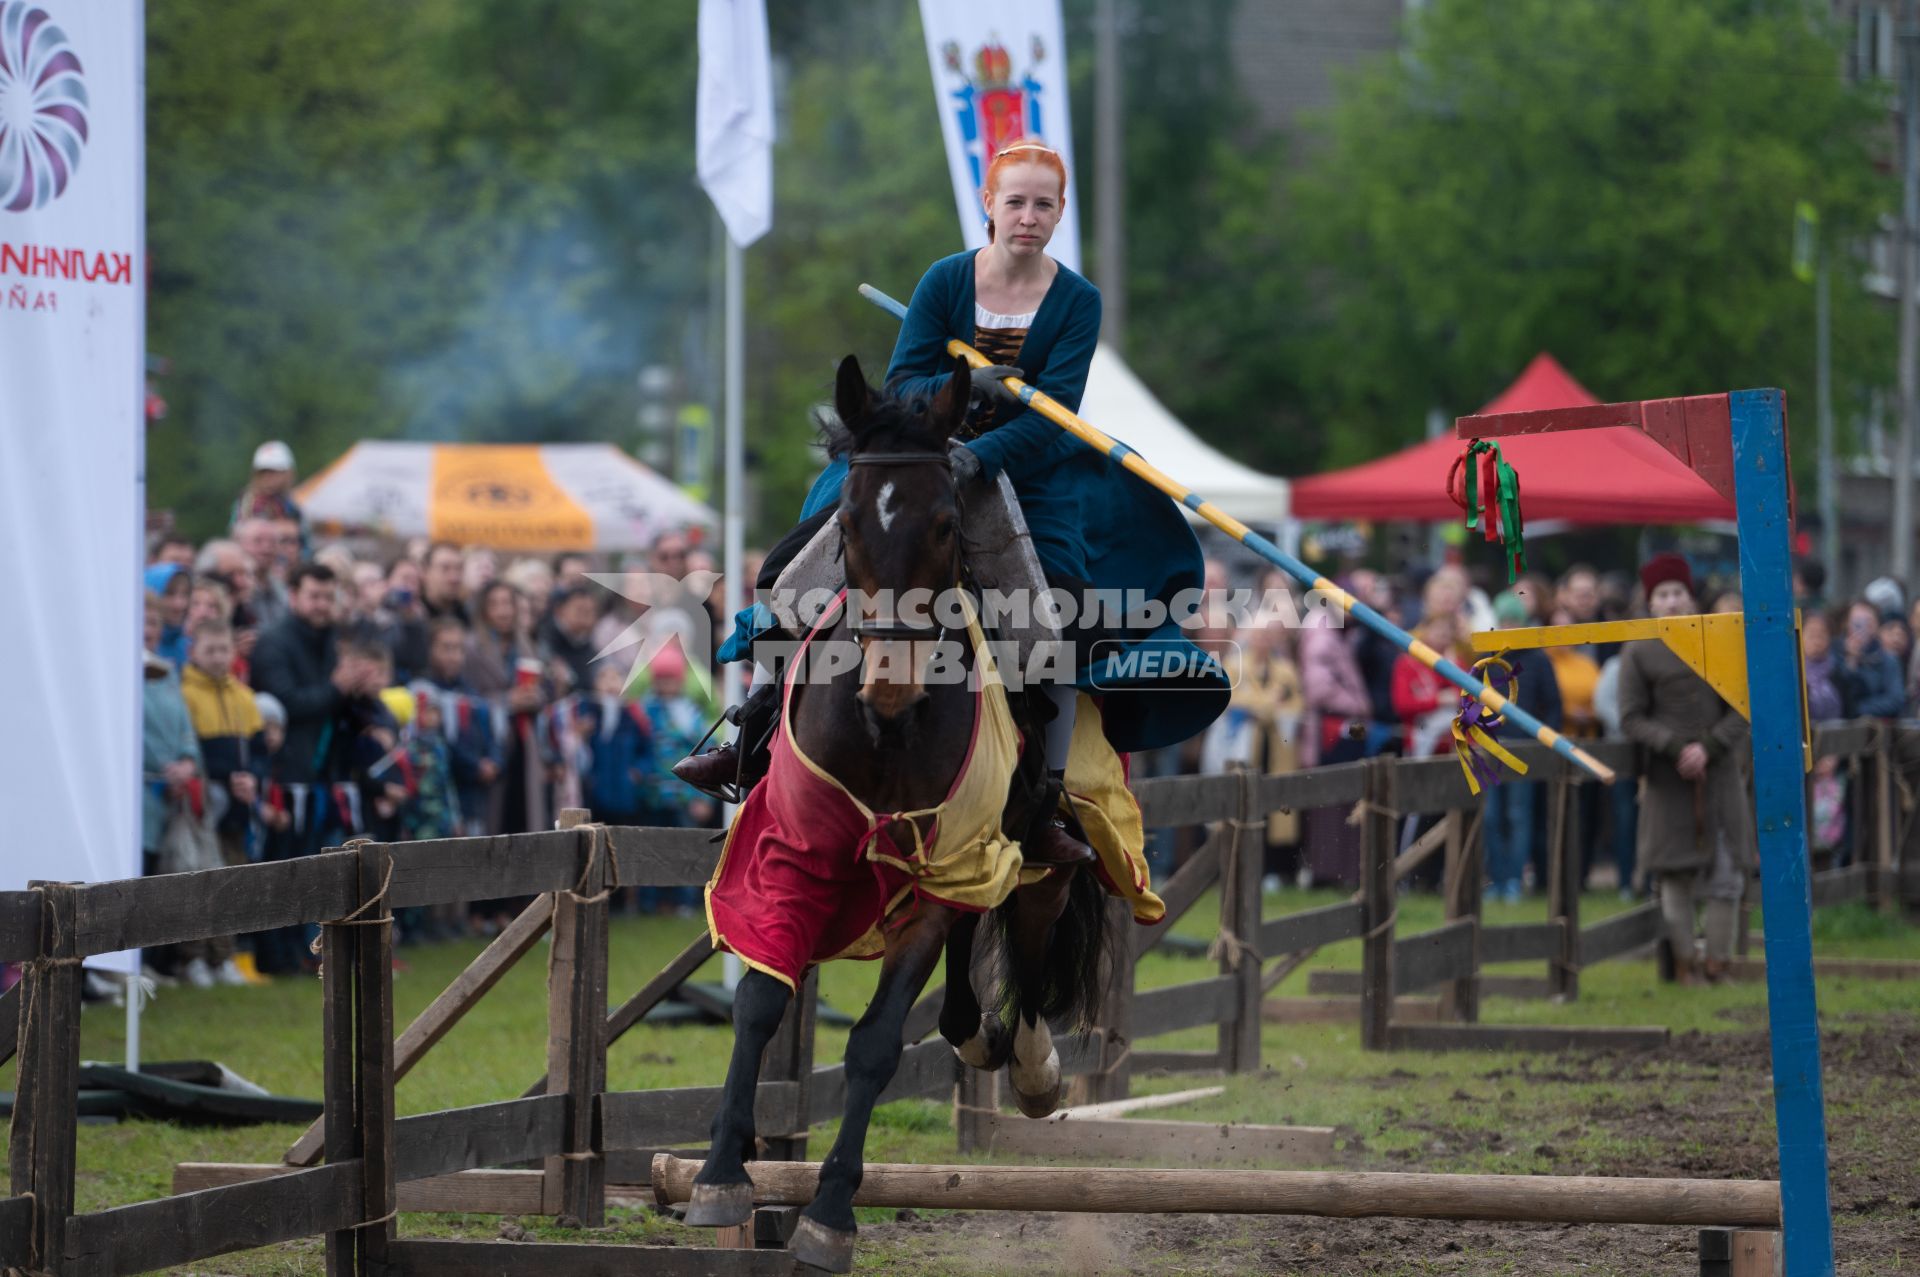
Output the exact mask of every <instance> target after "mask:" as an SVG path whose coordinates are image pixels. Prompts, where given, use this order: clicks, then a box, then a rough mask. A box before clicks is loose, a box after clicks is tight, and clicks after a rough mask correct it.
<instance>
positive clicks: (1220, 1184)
mask: <svg viewBox="0 0 1920 1277" xmlns="http://www.w3.org/2000/svg"><path fill="white" fill-rule="evenodd" d="M699 1171H700V1163H699V1162H697V1161H691V1160H688V1159H685V1158H678V1157H674V1156H673V1155H671V1154H668V1153H662V1154H661V1155H660V1156H658V1157H656V1158H654V1161H653V1190H654V1194H655V1198H656V1200H657V1201H658V1202H659V1203H660V1204H661V1205H677V1204H679V1203H681V1202H685V1201H686V1200H687V1199H688V1197H689V1196H690V1195H691V1193H692V1188H693V1177H694V1176H695V1175H697V1174H698V1173H699ZM748 1174H749V1175H751V1176H752V1177H753V1189H754V1200H755V1201H756V1202H760V1203H764V1204H767V1205H796V1204H798V1205H804V1204H805V1203H807V1202H810V1201H812V1200H813V1190H814V1183H815V1181H816V1180H817V1179H818V1178H819V1175H820V1168H819V1167H818V1166H816V1165H813V1164H810V1163H806V1162H764V1163H763V1162H756V1163H753V1164H751V1165H750V1166H749V1167H748ZM853 1202H854V1205H856V1206H879V1207H912V1208H916V1209H927V1208H931V1209H937V1210H1019V1211H1035V1210H1037V1211H1092V1212H1098V1213H1103V1214H1105V1213H1129V1214H1134V1213H1138V1214H1160V1215H1165V1214H1176V1215H1177V1214H1204V1215H1321V1216H1327V1217H1330V1218H1337V1219H1369V1218H1383V1217H1385V1218H1397V1219H1479V1220H1492V1221H1497V1222H1522V1221H1525V1222H1542V1221H1544V1222H1553V1223H1564V1224H1729V1223H1730V1224H1735V1225H1751V1226H1758V1227H1770V1228H1777V1227H1779V1224H1780V1185H1779V1184H1778V1183H1777V1182H1776V1181H1773V1180H1727V1179H1626V1178H1620V1179H1615V1178H1611V1177H1608V1176H1600V1175H1578V1176H1555V1175H1430V1174H1419V1173H1408V1172H1390V1171H1255V1170H1245V1171H1241V1170H1130V1169H1121V1168H1116V1167H1095V1166H1088V1167H1076V1168H1075V1169H1074V1170H1073V1172H1072V1173H1071V1174H1062V1173H1061V1172H1060V1171H1059V1170H1058V1169H1057V1168H1054V1167H1051V1166H897V1165H896V1166H889V1165H886V1164H884V1163H874V1162H869V1163H867V1166H866V1169H865V1173H864V1174H863V1175H862V1176H861V1180H860V1187H859V1189H858V1190H857V1191H856V1192H855V1193H854V1197H853Z"/></svg>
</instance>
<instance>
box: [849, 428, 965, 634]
mask: <svg viewBox="0 0 1920 1277" xmlns="http://www.w3.org/2000/svg"><path fill="white" fill-rule="evenodd" d="M947 464H948V463H947V457H946V454H945V453H941V452H862V453H856V454H854V455H853V456H850V457H848V458H847V465H848V467H849V468H851V467H853V466H924V465H939V466H941V467H943V468H944V467H946V466H947ZM948 483H949V485H950V486H951V487H952V488H953V493H954V504H955V505H956V506H958V505H959V504H960V493H959V485H957V484H954V483H953V482H952V479H951V477H949V479H948ZM962 542H963V538H961V537H958V536H956V537H955V538H954V542H953V544H954V550H953V558H954V562H953V571H952V572H951V573H950V574H949V575H950V576H951V577H952V578H953V580H954V581H955V582H958V581H959V579H960V567H961V563H960V546H961V544H962ZM847 629H848V631H849V632H850V633H852V635H853V637H854V638H856V639H875V640H880V641H894V642H924V641H927V640H929V639H931V640H933V641H934V642H938V643H944V642H946V641H947V636H948V634H949V633H950V631H949V629H948V627H947V626H945V625H941V624H938V623H936V622H934V621H927V622H917V621H905V620H902V619H900V617H899V616H898V615H896V616H895V617H894V618H893V619H892V620H891V621H868V620H865V619H863V618H862V617H861V616H860V614H859V612H858V610H856V609H849V611H848V613H847Z"/></svg>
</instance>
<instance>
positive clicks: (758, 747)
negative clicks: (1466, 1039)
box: [675, 683, 780, 806]
mask: <svg viewBox="0 0 1920 1277" xmlns="http://www.w3.org/2000/svg"><path fill="white" fill-rule="evenodd" d="M756 702H758V703H757V704H756ZM769 710H771V711H772V712H771V713H768V712H767V711H769ZM762 717H764V719H765V725H764V726H763V727H760V728H759V730H758V731H757V732H752V729H753V728H754V727H755V726H756V722H755V720H757V719H760V718H762ZM722 723H729V724H732V725H733V726H735V727H737V728H739V729H740V732H739V735H738V737H737V738H736V739H734V740H733V741H730V742H728V743H727V744H724V745H721V746H719V749H717V750H713V751H708V752H713V753H717V752H719V750H724V749H729V748H730V749H732V750H733V751H734V766H733V779H732V780H731V781H721V782H717V783H715V784H712V785H700V784H695V783H694V782H693V781H689V780H687V779H686V778H685V777H684V776H682V777H680V779H681V780H682V781H683V782H685V783H686V784H690V785H693V786H694V788H696V789H698V790H699V791H700V792H701V793H704V794H706V795H708V796H709V797H712V798H717V799H719V800H720V801H721V802H723V803H728V804H731V805H733V806H738V805H739V804H741V803H742V802H745V801H746V796H747V791H749V790H751V789H752V788H753V787H754V786H755V785H756V784H758V783H759V782H760V780H761V778H762V777H764V776H765V775H766V770H765V768H764V767H758V766H754V767H750V764H749V760H750V759H757V758H759V757H760V756H761V754H762V753H763V752H765V751H766V750H767V749H769V748H770V746H771V743H772V740H773V733H774V730H775V729H776V728H777V727H779V725H780V702H779V684H778V683H769V684H767V685H766V686H765V687H762V688H761V689H760V690H758V691H756V692H750V693H748V695H747V697H746V699H745V700H743V701H741V702H740V703H739V704H738V705H735V706H733V707H731V708H730V709H728V710H726V711H725V712H724V713H722V714H721V715H720V717H719V718H717V719H715V720H714V722H713V726H711V727H709V728H707V734H706V735H704V736H702V737H701V738H700V740H699V741H698V743H696V744H695V745H694V747H693V749H692V751H691V752H690V753H689V754H688V755H687V758H688V759H693V758H701V757H704V756H705V754H703V752H702V750H703V747H704V746H705V745H706V743H707V742H708V741H710V740H712V739H713V734H714V733H715V732H717V731H719V730H720V725H721V724H722ZM750 732H751V733H752V734H751V737H750ZM682 761H685V760H682ZM676 766H677V765H676ZM750 770H751V771H752V772H754V773H755V774H754V775H752V776H751V778H749V771H750ZM675 774H676V775H678V772H676V773H675Z"/></svg>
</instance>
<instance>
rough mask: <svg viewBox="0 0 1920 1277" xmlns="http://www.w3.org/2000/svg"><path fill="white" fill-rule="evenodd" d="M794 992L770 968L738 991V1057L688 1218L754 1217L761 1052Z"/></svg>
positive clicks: (713, 1221) (716, 1223) (709, 1224)
mask: <svg viewBox="0 0 1920 1277" xmlns="http://www.w3.org/2000/svg"><path fill="white" fill-rule="evenodd" d="M792 998H793V993H792V991H791V990H790V989H788V988H787V986H786V985H784V984H782V983H781V982H780V981H779V980H776V979H775V978H774V977H772V976H770V975H768V974H767V973H766V972H764V971H749V972H747V973H746V975H744V976H742V977H741V978H740V984H739V987H738V988H736V989H735V990H734V993H733V1059H732V1060H731V1061H730V1062H729V1063H728V1065H727V1085H726V1088H725V1090H724V1091H723V1092H722V1093H721V1096H720V1111H719V1112H717V1113H715V1114H714V1115H713V1146H712V1147H711V1148H710V1149H708V1150H707V1164H706V1165H705V1166H703V1167H701V1169H700V1173H699V1174H698V1175H696V1176H694V1180H693V1200H692V1201H690V1202H688V1203H687V1223H689V1224H694V1225H697V1226H700V1227H705V1228H725V1227H729V1226H731V1225H734V1224H744V1223H746V1222H747V1221H748V1220H750V1219H752V1218H753V1183H752V1181H751V1180H749V1179H748V1178H747V1167H746V1163H747V1159H749V1158H750V1157H752V1156H753V1151H754V1135H755V1132H754V1129H753V1097H754V1093H755V1092H756V1091H757V1090H758V1089H759V1087H760V1057H761V1056H762V1055H763V1054H765V1053H766V1049H767V1043H768V1042H770V1041H772V1040H773V1035H774V1033H775V1032H776V1031H777V1030H778V1029H779V1028H780V1020H781V1017H783V1016H784V1015H786V1013H787V1003H788V1002H790V1001H791V1000H792Z"/></svg>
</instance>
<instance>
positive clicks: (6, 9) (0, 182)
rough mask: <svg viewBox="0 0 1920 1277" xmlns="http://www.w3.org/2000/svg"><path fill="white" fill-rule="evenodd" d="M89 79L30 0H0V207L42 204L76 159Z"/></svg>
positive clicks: (54, 194)
mask: <svg viewBox="0 0 1920 1277" xmlns="http://www.w3.org/2000/svg"><path fill="white" fill-rule="evenodd" d="M86 142H87V86H86V84H85V83H84V82H83V81H82V79H81V70H80V57H79V55H78V54H76V53H75V52H74V51H73V46H72V45H70V44H69V43H68V42H67V33H66V32H64V31H62V30H61V29H60V28H59V27H57V26H55V25H54V24H53V19H52V18H51V17H49V16H48V14H47V11H46V10H45V9H42V8H39V7H37V6H35V5H34V4H32V3H31V2H30V0H0V208H4V209H6V210H7V211H8V212H9V213H19V212H23V211H25V210H27V209H36V208H45V207H46V206H47V205H48V204H50V203H52V202H53V201H54V200H56V199H58V198H59V197H60V194H61V192H63V191H65V190H66V189H67V183H68V182H70V181H72V180H73V174H74V171H75V170H76V169H78V168H79V167H80V151H81V148H82V147H84V146H85V145H86Z"/></svg>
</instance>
